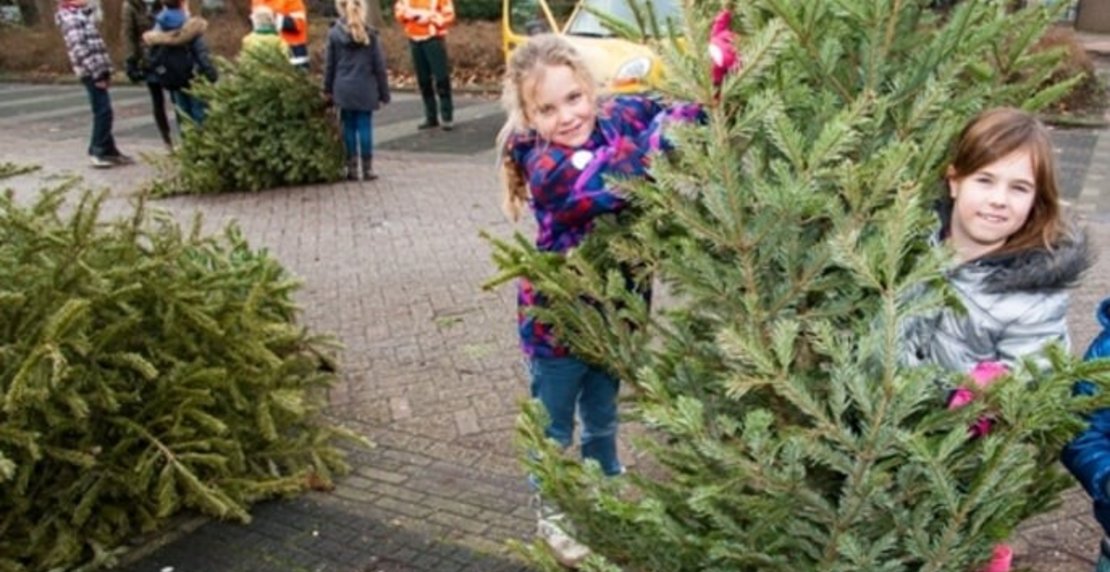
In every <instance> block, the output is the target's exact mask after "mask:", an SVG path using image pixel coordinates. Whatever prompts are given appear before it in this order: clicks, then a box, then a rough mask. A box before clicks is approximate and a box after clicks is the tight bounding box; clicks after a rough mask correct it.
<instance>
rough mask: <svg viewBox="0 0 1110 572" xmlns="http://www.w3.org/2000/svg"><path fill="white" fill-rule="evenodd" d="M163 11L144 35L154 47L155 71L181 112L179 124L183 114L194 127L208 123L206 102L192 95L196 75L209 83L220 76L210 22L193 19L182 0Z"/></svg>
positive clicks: (167, 2) (172, 0) (167, 3)
mask: <svg viewBox="0 0 1110 572" xmlns="http://www.w3.org/2000/svg"><path fill="white" fill-rule="evenodd" d="M162 6H163V9H162V11H161V12H159V13H158V15H157V16H156V17H155V18H154V23H155V25H154V29H153V30H151V31H149V32H147V33H145V34H143V42H144V43H145V44H147V45H148V46H150V61H151V67H152V69H153V71H154V73H155V74H156V76H157V77H158V83H159V84H161V86H162V87H163V88H165V89H166V90H167V91H169V92H170V100H171V101H173V104H174V106H175V108H176V111H177V118H178V124H179V125H180V123H181V114H185V115H186V116H188V117H189V118H190V119H191V120H192V121H193V122H194V123H196V124H197V125H200V124H202V123H204V102H202V101H201V100H199V99H197V98H196V97H194V96H193V95H192V94H190V93H189V87H190V86H191V85H192V81H193V77H194V75H195V72H196V71H197V70H199V71H200V72H201V73H202V74H204V76H205V77H206V78H208V81H216V78H217V77H218V72H217V71H216V66H214V65H212V59H211V58H210V57H209V56H208V45H207V44H205V43H204V31H205V30H206V29H208V22H207V21H206V20H205V19H204V18H199V17H194V16H190V15H189V14H188V12H187V11H186V10H185V9H184V6H183V4H182V0H163V1H162Z"/></svg>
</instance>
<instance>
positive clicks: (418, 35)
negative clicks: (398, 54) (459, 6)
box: [393, 0, 455, 42]
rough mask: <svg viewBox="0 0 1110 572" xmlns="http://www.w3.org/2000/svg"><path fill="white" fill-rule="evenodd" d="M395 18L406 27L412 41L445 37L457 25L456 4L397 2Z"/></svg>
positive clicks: (425, 0) (447, 1)
mask: <svg viewBox="0 0 1110 572" xmlns="http://www.w3.org/2000/svg"><path fill="white" fill-rule="evenodd" d="M393 17H394V18H396V19H397V21H398V22H400V23H401V25H402V26H404V27H405V35H406V36H408V37H409V39H410V40H416V41H418V42H419V41H420V40H427V39H428V38H434V37H443V36H446V35H447V28H450V27H451V25H452V24H454V23H455V4H454V2H452V0H397V3H396V4H394V5H393Z"/></svg>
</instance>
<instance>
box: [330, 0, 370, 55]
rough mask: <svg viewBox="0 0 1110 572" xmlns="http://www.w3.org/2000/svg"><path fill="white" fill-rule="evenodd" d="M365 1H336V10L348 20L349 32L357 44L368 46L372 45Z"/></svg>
mask: <svg viewBox="0 0 1110 572" xmlns="http://www.w3.org/2000/svg"><path fill="white" fill-rule="evenodd" d="M364 1H365V0H336V2H335V9H336V11H337V12H339V13H340V14H342V15H343V17H344V18H346V20H347V32H348V33H350V34H351V39H353V40H354V41H355V43H356V44H362V45H364V46H365V45H367V44H369V43H370V34H369V32H367V30H366V7H365V6H363V2H364Z"/></svg>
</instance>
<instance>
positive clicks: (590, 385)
mask: <svg viewBox="0 0 1110 572" xmlns="http://www.w3.org/2000/svg"><path fill="white" fill-rule="evenodd" d="M529 366H530V368H529V369H530V370H531V371H530V373H531V375H532V397H533V398H534V399H539V400H540V403H542V404H543V407H544V409H546V410H547V414H548V416H550V417H551V423H550V424H549V425H548V426H547V430H546V431H545V435H547V437H549V438H551V439H554V440H555V441H556V442H557V443H559V444H560V445H562V446H563V447H569V446H570V444H571V441H572V440H573V438H574V412H575V409H577V410H578V414H579V416H581V418H582V437H581V442H582V458H584V459H593V460H595V461H597V462H598V464H599V465H601V470H602V472H604V473H605V474H606V475H609V476H613V475H619V474H620V472H621V463H620V460H619V459H618V458H617V394H618V393H619V392H620V381H618V380H617V379H616V378H615V377H613V376H611V375H609V374H608V373H607V372H605V371H604V370H602V369H600V368H597V367H594V366H591V365H590V364H587V363H586V362H584V361H582V360H580V359H577V358H573V357H565V358H532V359H531V362H530V363H529Z"/></svg>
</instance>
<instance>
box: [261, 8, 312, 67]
mask: <svg viewBox="0 0 1110 572" xmlns="http://www.w3.org/2000/svg"><path fill="white" fill-rule="evenodd" d="M259 6H265V7H267V8H269V9H270V10H273V12H274V24H275V25H276V26H277V30H278V33H279V34H280V35H281V39H282V41H284V42H285V45H286V46H288V47H289V62H290V63H292V64H293V65H295V66H297V67H301V68H304V69H308V12H306V11H305V7H304V0H251V10H254V9H255V8H258V7H259Z"/></svg>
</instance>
